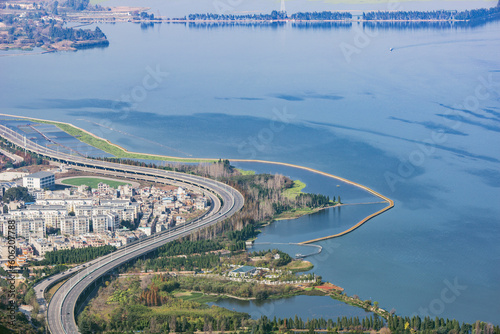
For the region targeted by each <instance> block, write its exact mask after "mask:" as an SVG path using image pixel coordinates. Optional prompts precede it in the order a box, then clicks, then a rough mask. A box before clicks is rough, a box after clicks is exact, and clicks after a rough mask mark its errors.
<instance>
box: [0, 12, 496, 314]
mask: <svg viewBox="0 0 500 334" xmlns="http://www.w3.org/2000/svg"><path fill="white" fill-rule="evenodd" d="M193 11H196V10H193ZM179 13H180V11H179ZM187 13H189V12H187ZM187 13H185V14H187ZM179 15H180V14H179ZM99 27H100V28H101V29H102V30H103V31H104V33H105V34H106V35H107V36H108V39H109V41H110V46H109V47H108V48H105V49H91V50H83V51H78V52H75V53H73V52H61V53H52V54H43V55H30V56H19V57H0V73H2V78H4V80H2V81H1V83H0V92H1V93H0V97H1V98H0V110H1V112H3V113H9V114H16V115H23V116H32V117H39V118H47V119H52V120H58V121H66V122H71V123H74V124H75V125H78V126H80V127H82V128H85V129H87V130H89V131H92V132H93V133H95V134H97V135H100V136H103V137H105V138H107V139H109V140H111V141H113V142H115V143H117V144H119V145H122V146H124V147H126V148H127V149H129V150H134V151H141V152H151V153H158V154H167V155H174V156H185V157H188V156H193V157H215V158H219V157H222V158H230V159H231V158H233V159H262V160H272V161H282V162H289V163H294V164H298V165H303V166H308V167H312V168H315V169H318V170H321V171H325V172H329V173H332V174H335V175H339V176H342V177H345V178H347V179H350V180H353V181H356V182H359V183H361V184H364V185H366V186H368V187H370V188H372V189H374V190H376V191H378V192H380V193H382V194H384V195H386V196H388V197H390V198H392V199H394V200H395V205H396V206H395V208H394V209H392V210H390V211H388V212H386V213H384V214H383V215H381V216H379V217H377V218H375V219H373V220H371V221H370V222H368V223H367V224H365V225H363V226H362V227H361V228H359V229H357V230H356V231H354V232H353V233H351V234H348V235H346V236H344V237H342V238H339V239H335V240H332V241H325V242H322V243H319V244H320V245H323V246H324V251H323V253H322V254H321V255H319V256H317V258H316V259H315V258H314V257H311V258H310V259H311V261H312V262H314V263H315V265H316V267H315V269H314V270H313V271H314V272H315V273H316V274H319V275H322V276H323V279H325V280H329V281H331V282H333V283H334V284H337V285H339V286H342V287H344V288H345V289H346V292H347V293H348V294H351V295H352V294H357V295H359V296H360V297H361V298H362V299H369V298H371V299H372V300H373V301H378V302H379V303H380V306H381V307H383V308H386V309H389V310H390V309H391V308H395V309H396V310H397V313H398V314H401V315H411V314H413V313H419V314H420V315H425V314H422V311H419V310H422V309H423V308H426V309H428V311H427V312H428V314H429V315H431V316H433V317H434V316H436V315H437V316H439V317H445V318H446V317H448V318H457V319H459V320H461V321H470V322H472V321H475V320H478V319H481V320H484V321H490V322H493V323H496V324H498V323H499V320H498V314H500V306H499V304H498V300H499V299H500V283H499V282H500V280H499V277H500V246H499V243H498V237H499V235H500V222H499V218H498V217H500V207H499V206H498V200H499V198H500V196H499V195H500V191H499V187H500V172H499V162H500V149H499V145H498V143H499V132H500V96H499V90H500V60H499V58H498V54H499V51H500V35H499V34H498V32H499V31H500V24H499V23H498V22H493V23H488V24H486V25H484V26H479V27H475V28H449V29H431V28H422V29H405V30H397V29H378V30H368V31H365V36H368V42H367V44H366V45H365V44H363V45H364V46H361V44H359V43H358V44H356V38H359V34H360V31H362V30H361V28H359V29H358V28H357V25H356V24H355V25H354V26H353V27H352V28H347V29H346V28H341V29H335V28H333V29H332V28H316V29H314V28H308V29H299V28H297V27H296V26H294V25H291V24H289V25H284V26H252V27H237V26H236V27H224V28H222V27H211V28H206V27H205V28H193V27H188V26H185V25H177V24H162V25H155V26H154V27H150V28H147V29H144V28H143V29H141V27H140V26H139V25H136V24H132V23H120V24H99ZM357 36H358V37H357ZM342 45H344V46H345V45H351V46H354V47H356V48H357V51H359V52H356V53H353V54H352V55H351V57H350V58H349V57H347V58H346V57H345V54H344V53H343V52H342V49H341V46H342ZM390 48H394V50H393V51H392V52H391V51H389V49H390ZM2 54H5V53H2ZM147 68H149V70H148V69H147ZM156 69H158V70H159V71H160V72H168V76H166V77H163V76H160V77H159V78H160V79H161V82H159V84H158V87H156V88H153V89H149V88H148V89H145V88H144V87H145V86H144V78H145V77H146V76H147V75H148V73H150V72H151V71H153V72H154V71H156ZM151 82H152V81H151ZM149 83H150V82H149ZM138 87H139V88H138ZM141 87H142V88H141ZM478 87H479V88H478ZM144 92H145V94H143V93H144ZM139 93H142V94H143V95H138V94H139ZM134 94H135V96H136V97H138V96H139V97H140V98H136V99H135V101H131V103H132V106H131V109H130V110H129V107H130V106H129V105H127V103H123V101H121V102H120V100H122V96H124V95H134ZM464 103H465V104H466V106H464ZM467 106H468V109H467ZM93 122H94V123H93ZM95 123H99V124H101V125H96V124H95ZM103 126H104V127H103ZM118 131H120V132H118ZM140 138H144V139H146V140H142V139H140ZM149 141H154V142H157V143H159V144H161V145H154V144H151V142H149ZM243 165H244V164H243ZM252 167H253V169H256V170H261V171H269V172H280V171H281V172H283V173H285V174H287V175H290V176H292V177H294V176H296V177H297V178H300V179H301V180H303V181H304V182H306V183H308V184H309V185H310V186H309V188H306V191H314V192H323V193H325V194H328V195H330V196H332V195H341V196H342V193H341V191H342V187H340V189H338V188H336V187H335V186H334V185H333V184H329V183H327V182H323V181H322V180H321V177H319V176H317V175H313V174H310V173H299V172H296V171H293V170H290V169H286V168H281V167H276V168H271V167H272V166H271V165H256V164H254V165H252ZM347 198H348V196H346V199H347ZM344 201H345V200H344ZM353 208H354V207H349V208H346V210H345V211H343V212H341V214H344V215H343V216H342V217H344V218H346V219H347V217H350V216H352V219H353V220H356V219H358V217H357V215H359V212H358V213H352V214H351V211H352V210H351V209H353ZM343 209H344V208H343ZM343 209H342V210H343ZM363 210H365V209H363ZM353 212H354V211H353ZM333 217H335V215H334V213H333V212H331V213H328V212H327V213H325V214H319V215H314V216H311V217H308V218H304V219H300V220H296V221H291V222H286V223H285V222H280V223H279V224H276V225H275V226H271V227H269V228H267V229H265V230H264V233H263V234H262V236H261V237H260V238H259V239H260V240H264V241H270V240H272V241H275V242H285V241H286V240H284V239H285V238H284V237H283V235H284V234H283V233H282V232H283V231H285V230H290V231H292V232H293V231H297V235H298V236H292V237H290V241H303V240H300V239H301V234H302V233H303V231H312V230H318V231H322V230H327V229H328V228H330V227H331V226H330V225H329V224H332V221H333V220H332V219H334V218H333ZM354 222H355V221H354ZM354 222H353V223H354ZM287 223H290V224H292V225H290V228H289V227H287V225H286V224H287ZM328 226H330V227H328ZM455 280H456V281H457V282H458V284H459V285H460V286H461V287H465V288H463V289H460V290H458V294H457V295H455V297H456V298H455V299H454V300H453V301H452V302H447V301H446V302H445V301H444V300H443V299H442V291H443V289H445V288H447V283H446V281H448V282H451V283H453V282H454V281H455ZM446 296H448V297H450V296H452V295H448V294H447V295H446ZM304 305H306V304H305V303H304V302H301V303H297V305H296V309H297V313H298V314H300V312H301V311H300V310H301V309H300V307H306V306H304ZM438 306H439V307H438ZM441 306H443V307H441Z"/></svg>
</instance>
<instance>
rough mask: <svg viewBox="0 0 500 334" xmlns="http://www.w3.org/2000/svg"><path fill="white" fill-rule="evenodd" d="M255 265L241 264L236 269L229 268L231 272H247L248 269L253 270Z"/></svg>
mask: <svg viewBox="0 0 500 334" xmlns="http://www.w3.org/2000/svg"><path fill="white" fill-rule="evenodd" d="M254 269H255V267H252V266H243V267H239V268H238V269H234V270H231V272H232V273H246V272H249V271H250V270H254Z"/></svg>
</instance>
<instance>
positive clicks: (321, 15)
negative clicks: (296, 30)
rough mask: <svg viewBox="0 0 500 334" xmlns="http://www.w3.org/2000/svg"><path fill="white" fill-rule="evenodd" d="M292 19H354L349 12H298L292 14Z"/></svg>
mask: <svg viewBox="0 0 500 334" xmlns="http://www.w3.org/2000/svg"><path fill="white" fill-rule="evenodd" d="M290 18H292V19H295V20H302V21H307V20H350V19H352V14H351V13H349V12H331V11H324V12H298V13H295V14H292V15H291V16H290Z"/></svg>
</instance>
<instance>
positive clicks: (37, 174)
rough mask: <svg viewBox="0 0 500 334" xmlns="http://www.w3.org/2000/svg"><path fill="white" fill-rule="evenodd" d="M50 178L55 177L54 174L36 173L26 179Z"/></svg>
mask: <svg viewBox="0 0 500 334" xmlns="http://www.w3.org/2000/svg"><path fill="white" fill-rule="evenodd" d="M48 176H54V174H53V173H50V172H43V171H42V172H37V173H34V174H30V175H28V176H25V177H32V178H40V179H41V178H44V177H48Z"/></svg>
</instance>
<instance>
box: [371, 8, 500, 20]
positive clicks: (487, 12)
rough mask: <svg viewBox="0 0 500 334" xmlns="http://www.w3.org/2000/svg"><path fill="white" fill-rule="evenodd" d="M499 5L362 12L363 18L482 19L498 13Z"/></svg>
mask: <svg viewBox="0 0 500 334" xmlns="http://www.w3.org/2000/svg"><path fill="white" fill-rule="evenodd" d="M499 13H500V7H498V6H497V7H492V8H489V9H487V8H481V9H473V10H465V11H462V12H456V11H450V10H435V11H428V12H424V11H395V12H383V11H379V12H368V13H363V18H364V19H365V20H401V21H412V20H475V19H483V18H487V17H489V16H492V15H498V14H499Z"/></svg>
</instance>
